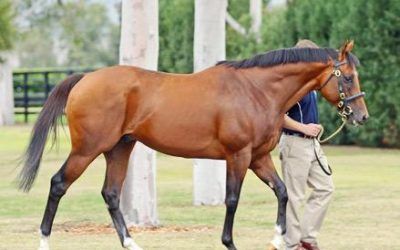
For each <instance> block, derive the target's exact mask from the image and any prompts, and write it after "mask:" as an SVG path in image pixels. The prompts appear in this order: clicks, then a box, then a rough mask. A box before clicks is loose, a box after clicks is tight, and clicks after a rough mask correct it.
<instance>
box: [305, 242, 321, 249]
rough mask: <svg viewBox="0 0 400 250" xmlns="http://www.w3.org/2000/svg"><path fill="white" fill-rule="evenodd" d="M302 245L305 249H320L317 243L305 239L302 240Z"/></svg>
mask: <svg viewBox="0 0 400 250" xmlns="http://www.w3.org/2000/svg"><path fill="white" fill-rule="evenodd" d="M300 244H301V246H302V247H303V249H305V250H320V249H319V247H318V244H317V243H316V242H315V243H308V242H305V241H300Z"/></svg>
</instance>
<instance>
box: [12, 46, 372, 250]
mask: <svg viewBox="0 0 400 250" xmlns="http://www.w3.org/2000/svg"><path fill="white" fill-rule="evenodd" d="M352 48H353V42H346V43H345V44H344V45H343V47H342V48H341V49H340V50H339V51H338V50H335V49H330V48H287V49H279V50H274V51H269V52H267V53H264V54H260V55H257V56H255V57H253V58H250V59H246V60H241V61H223V62H219V63H218V64H217V65H215V66H213V67H210V68H208V69H206V70H204V71H201V72H198V73H194V74H169V73H162V72H155V71H150V70H145V69H141V68H137V67H131V66H114V67H107V68H103V69H100V70H98V71H95V72H91V73H87V74H79V75H73V76H70V77H68V78H67V79H65V80H64V81H63V82H62V83H61V84H59V85H58V86H56V87H55V88H54V90H53V91H52V93H51V95H50V96H49V98H48V99H47V101H46V103H45V104H44V107H43V109H42V111H41V113H40V115H39V118H38V120H37V122H36V124H35V126H34V128H33V131H32V136H31V139H30V143H29V146H28V148H27V151H26V155H25V164H24V166H23V169H22V171H21V173H20V175H19V186H20V188H21V189H22V190H24V191H29V190H30V188H31V187H32V184H33V182H34V179H35V177H36V175H37V172H38V169H39V164H40V161H41V157H42V154H43V150H44V147H45V143H46V140H47V137H48V134H49V132H50V131H51V130H52V129H53V130H56V127H57V120H58V118H60V117H61V115H62V114H63V112H64V111H65V114H66V117H67V119H68V126H69V131H70V137H71V145H72V148H71V151H70V154H69V156H68V158H67V160H66V161H65V163H64V164H63V165H62V167H61V168H60V170H59V171H58V172H57V173H56V174H55V175H54V176H53V177H52V178H51V187H50V192H49V197H48V201H47V205H46V209H45V212H44V216H43V220H42V223H41V226H40V232H41V241H40V249H48V248H49V245H48V238H49V236H50V233H51V228H52V224H53V220H54V216H55V214H56V211H57V207H58V204H59V201H60V199H61V197H62V196H63V195H64V194H65V193H66V191H67V189H68V188H69V187H70V185H71V184H72V183H73V182H74V181H75V180H76V179H78V178H79V176H80V175H81V174H82V173H83V172H84V171H85V169H86V168H87V167H88V165H89V164H90V163H91V162H92V161H93V160H94V159H95V158H96V157H97V156H99V155H100V154H104V156H105V158H106V163H107V168H106V178H105V181H104V186H103V189H102V192H101V194H102V196H103V198H104V200H105V202H106V204H107V208H108V211H109V213H110V215H111V218H112V221H113V223H114V226H115V229H116V231H117V233H118V236H119V238H120V241H121V244H122V246H123V247H125V248H128V249H131V250H133V249H135V250H137V249H141V248H140V247H139V246H138V245H137V244H136V243H135V242H134V240H133V239H132V238H131V236H130V235H129V232H128V230H127V227H126V225H125V222H124V219H123V217H122V214H121V211H120V209H119V197H120V192H121V186H122V184H123V182H124V178H125V175H126V171H127V165H128V159H129V155H130V153H131V151H132V149H133V147H134V145H135V142H137V141H140V142H142V143H144V144H146V145H147V146H149V147H151V148H153V149H155V150H157V151H160V152H163V153H165V154H169V155H173V156H179V157H188V158H209V159H225V160H226V162H227V173H226V178H227V179H226V200H225V204H226V216H225V223H224V228H223V234H222V242H223V244H224V245H225V246H226V247H227V248H228V249H236V247H235V245H234V243H233V239H232V227H233V221H234V215H235V211H236V208H237V205H238V201H239V195H240V190H241V186H242V182H243V179H244V177H245V174H246V172H247V169H251V170H252V171H253V172H254V173H255V174H256V175H257V176H258V178H260V179H261V180H262V181H263V182H264V183H265V184H267V185H268V186H269V187H270V188H271V189H272V190H273V192H274V193H275V195H276V197H277V200H278V215H277V220H276V230H277V232H278V233H279V234H284V233H285V230H286V221H285V214H286V211H285V210H286V202H287V199H288V197H287V193H286V188H285V185H284V183H283V182H282V180H281V179H280V177H279V176H278V174H277V172H276V170H275V167H274V164H273V162H272V159H271V155H270V152H271V151H272V150H273V149H274V148H275V145H276V144H277V142H278V139H279V136H280V131H281V128H282V123H283V117H284V114H285V112H286V111H287V110H288V109H289V108H290V107H291V106H293V105H294V104H295V103H296V102H297V101H299V100H300V99H301V98H302V97H303V96H304V95H306V93H308V92H310V91H311V90H315V89H316V90H318V89H319V90H320V92H321V93H322V95H323V96H324V97H325V98H326V99H327V100H328V101H329V102H330V103H332V104H334V105H337V104H340V103H342V104H343V103H345V105H342V106H343V107H342V108H340V107H339V108H340V110H345V111H346V112H345V114H347V116H348V121H349V122H350V123H354V124H361V123H363V122H364V121H365V120H366V119H367V117H368V111H367V108H366V105H365V102H364V99H363V98H362V97H363V94H362V93H361V92H360V85H359V80H358V74H357V70H356V66H357V65H358V59H357V58H356V57H355V56H354V55H353V54H352V53H350V51H351V50H352ZM339 73H340V74H339ZM338 86H339V87H338ZM54 132H55V131H54Z"/></svg>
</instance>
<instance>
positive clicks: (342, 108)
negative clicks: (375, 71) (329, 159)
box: [314, 60, 365, 175]
mask: <svg viewBox="0 0 400 250" xmlns="http://www.w3.org/2000/svg"><path fill="white" fill-rule="evenodd" d="M343 64H347V61H343V62H339V61H337V60H335V64H334V65H333V66H334V69H333V71H332V73H331V75H330V76H329V77H328V79H326V81H325V82H324V84H322V86H321V87H320V88H319V89H318V90H321V89H322V88H324V87H325V86H326V85H327V84H328V83H329V81H330V80H331V79H332V77H333V76H335V77H337V78H338V90H339V98H340V101H339V103H338V104H337V108H338V113H339V115H340V117H342V121H343V122H342V124H341V125H340V126H339V128H338V129H336V131H335V132H333V133H332V134H331V135H330V136H328V137H327V138H325V139H323V140H322V139H321V137H322V134H323V133H324V127H322V130H321V131H320V132H319V134H318V136H317V138H315V139H314V154H315V157H316V159H317V161H318V164H319V166H320V167H321V169H322V171H323V172H324V173H325V174H327V175H332V169H331V166H330V165H329V164H328V166H327V167H326V166H324V164H323V163H322V162H321V160H320V158H319V154H318V152H317V150H316V143H317V142H319V143H321V144H322V143H325V142H327V141H329V140H330V139H332V138H333V137H334V136H335V135H337V134H338V133H339V132H340V131H341V130H342V129H343V127H344V126H345V125H346V122H347V120H348V119H349V117H350V115H351V114H353V110H352V109H351V107H350V106H349V105H348V104H349V102H351V101H353V100H355V99H357V98H359V97H363V96H365V92H360V93H357V94H355V95H352V96H349V97H346V94H345V93H344V91H343V74H342V71H341V70H340V66H341V65H343Z"/></svg>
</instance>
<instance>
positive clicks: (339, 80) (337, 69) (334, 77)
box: [319, 41, 368, 125]
mask: <svg viewBox="0 0 400 250" xmlns="http://www.w3.org/2000/svg"><path fill="white" fill-rule="evenodd" d="M353 45H354V42H353V41H348V42H346V43H345V44H344V45H343V46H342V48H341V49H340V50H339V53H338V56H337V59H332V60H331V62H330V63H331V67H330V69H329V72H328V73H326V74H323V76H322V77H321V79H320V88H319V90H320V92H321V94H322V95H323V96H324V97H325V98H326V99H327V100H328V101H329V102H331V103H333V104H334V105H336V106H337V108H338V111H339V114H340V115H341V116H342V118H343V119H346V120H347V121H348V122H349V123H351V124H354V125H358V124H363V123H364V122H365V121H366V120H367V119H368V110H367V106H366V105H365V101H364V95H365V93H364V92H361V88H360V82H359V79H358V73H357V70H356V66H357V65H358V59H357V58H356V57H355V56H354V55H353V54H351V53H350V51H351V50H352V49H353Z"/></svg>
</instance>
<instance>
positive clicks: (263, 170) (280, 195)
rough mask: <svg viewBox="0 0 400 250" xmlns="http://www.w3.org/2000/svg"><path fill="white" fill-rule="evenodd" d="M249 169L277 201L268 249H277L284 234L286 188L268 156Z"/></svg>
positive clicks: (255, 162) (254, 163)
mask: <svg viewBox="0 0 400 250" xmlns="http://www.w3.org/2000/svg"><path fill="white" fill-rule="evenodd" d="M250 168H251V169H252V170H253V172H254V173H255V174H256V175H257V177H258V178H260V179H261V180H262V181H263V182H264V183H265V184H267V185H268V186H269V187H270V188H271V189H272V190H273V191H274V193H275V195H276V197H277V199H278V216H277V220H276V228H275V231H276V232H275V236H274V239H273V240H272V241H271V245H272V246H270V248H269V249H278V248H279V247H280V245H282V243H283V242H282V241H283V240H282V235H283V234H285V232H286V204H287V201H288V195H287V192H286V186H285V184H284V183H283V181H282V180H281V178H280V177H279V175H278V173H277V172H276V170H275V166H274V163H273V161H272V159H271V155H270V154H266V155H264V156H263V157H262V158H260V159H258V160H256V161H254V162H253V163H252V164H251V166H250Z"/></svg>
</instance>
